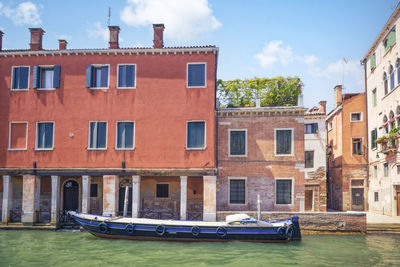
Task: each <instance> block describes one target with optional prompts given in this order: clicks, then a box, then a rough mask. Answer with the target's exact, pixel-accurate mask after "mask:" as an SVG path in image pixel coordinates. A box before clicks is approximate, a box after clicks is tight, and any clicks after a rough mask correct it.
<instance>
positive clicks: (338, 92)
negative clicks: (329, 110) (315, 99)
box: [334, 85, 343, 108]
mask: <svg viewBox="0 0 400 267" xmlns="http://www.w3.org/2000/svg"><path fill="white" fill-rule="evenodd" d="M334 90H335V108H336V107H337V106H339V105H340V104H342V101H343V98H342V85H336V86H335V88H334Z"/></svg>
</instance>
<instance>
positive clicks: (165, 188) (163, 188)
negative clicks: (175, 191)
mask: <svg viewBox="0 0 400 267" xmlns="http://www.w3.org/2000/svg"><path fill="white" fill-rule="evenodd" d="M156 196H157V198H168V197H169V184H157V192H156Z"/></svg>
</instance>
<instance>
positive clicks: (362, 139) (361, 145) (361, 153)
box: [350, 137, 364, 156]
mask: <svg viewBox="0 0 400 267" xmlns="http://www.w3.org/2000/svg"><path fill="white" fill-rule="evenodd" d="M354 139H360V140H361V144H360V147H361V148H360V149H361V151H360V154H354V153H353V140H354ZM350 141H351V142H350V145H351V148H350V149H351V155H352V156H362V155H363V152H364V151H363V143H364V138H362V137H351V139H350Z"/></svg>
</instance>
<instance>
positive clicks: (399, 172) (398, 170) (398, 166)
mask: <svg viewBox="0 0 400 267" xmlns="http://www.w3.org/2000/svg"><path fill="white" fill-rule="evenodd" d="M397 174H400V165H397Z"/></svg>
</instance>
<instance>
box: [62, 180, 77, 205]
mask: <svg viewBox="0 0 400 267" xmlns="http://www.w3.org/2000/svg"><path fill="white" fill-rule="evenodd" d="M63 191H64V210H67V211H68V210H74V211H78V209H79V184H78V183H77V182H76V181H74V180H70V181H67V182H66V183H65V184H64V190H63Z"/></svg>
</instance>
